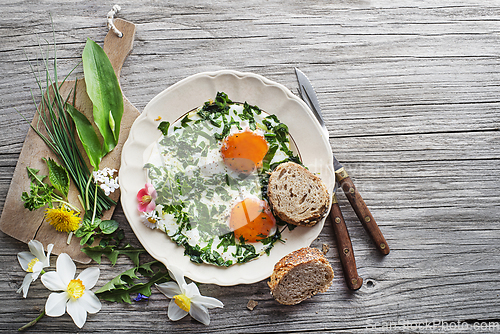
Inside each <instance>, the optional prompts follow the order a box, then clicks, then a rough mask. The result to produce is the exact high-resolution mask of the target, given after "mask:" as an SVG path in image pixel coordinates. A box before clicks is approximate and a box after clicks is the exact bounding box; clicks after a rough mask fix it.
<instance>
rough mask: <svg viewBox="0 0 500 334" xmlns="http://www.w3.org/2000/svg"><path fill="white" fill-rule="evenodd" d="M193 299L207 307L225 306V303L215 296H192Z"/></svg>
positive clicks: (194, 301)
mask: <svg viewBox="0 0 500 334" xmlns="http://www.w3.org/2000/svg"><path fill="white" fill-rule="evenodd" d="M191 301H192V302H193V303H195V304H198V305H203V306H205V307H206V308H215V307H224V304H223V303H222V302H221V301H220V300H218V299H216V298H213V297H205V296H201V295H200V296H194V297H193V298H191Z"/></svg>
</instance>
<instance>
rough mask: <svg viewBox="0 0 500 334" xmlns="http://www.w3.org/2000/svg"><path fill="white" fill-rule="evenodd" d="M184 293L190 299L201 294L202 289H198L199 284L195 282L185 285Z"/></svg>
mask: <svg viewBox="0 0 500 334" xmlns="http://www.w3.org/2000/svg"><path fill="white" fill-rule="evenodd" d="M184 293H185V294H186V296H188V298H189V299H191V298H193V297H195V296H200V290H198V286H197V285H196V284H195V283H193V282H191V283H189V284H187V285H185V286H184Z"/></svg>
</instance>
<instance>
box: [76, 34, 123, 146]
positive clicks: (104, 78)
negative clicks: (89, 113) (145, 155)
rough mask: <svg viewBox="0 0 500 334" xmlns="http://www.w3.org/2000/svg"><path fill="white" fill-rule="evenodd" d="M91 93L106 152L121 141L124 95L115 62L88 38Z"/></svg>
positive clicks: (85, 55)
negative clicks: (114, 65)
mask: <svg viewBox="0 0 500 334" xmlns="http://www.w3.org/2000/svg"><path fill="white" fill-rule="evenodd" d="M82 59H83V73H84V76H85V84H86V87H87V94H88V96H89V98H90V100H91V101H92V103H93V104H94V122H95V124H96V125H97V128H98V129H99V131H100V133H101V135H102V137H103V139H104V143H103V145H104V152H105V153H108V152H110V151H111V150H112V149H113V148H114V147H115V146H116V144H117V143H118V136H119V134H120V124H121V119H122V115H123V96H122V92H121V89H120V84H119V83H118V79H117V78H116V75H115V72H114V70H113V66H112V65H111V62H110V61H109V58H108V56H107V55H106V53H105V52H104V50H103V49H102V48H101V47H100V46H99V45H98V44H97V43H96V42H94V41H92V40H91V39H87V43H86V44H85V48H84V50H83V54H82Z"/></svg>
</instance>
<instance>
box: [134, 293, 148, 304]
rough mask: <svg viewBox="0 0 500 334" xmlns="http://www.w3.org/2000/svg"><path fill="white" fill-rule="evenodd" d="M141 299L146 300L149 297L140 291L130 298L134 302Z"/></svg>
mask: <svg viewBox="0 0 500 334" xmlns="http://www.w3.org/2000/svg"><path fill="white" fill-rule="evenodd" d="M143 299H146V300H147V299H149V297H148V296H144V295H143V294H142V293H139V294H138V295H137V297H135V298H134V299H132V300H133V301H134V302H140V301H141V300H143Z"/></svg>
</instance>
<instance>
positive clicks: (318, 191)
mask: <svg viewBox="0 0 500 334" xmlns="http://www.w3.org/2000/svg"><path fill="white" fill-rule="evenodd" d="M287 174H288V175H287ZM290 175H292V176H290ZM283 176H284V177H283ZM290 181H297V183H298V182H300V183H301V186H302V188H301V189H297V187H298V186H297V185H296V184H295V183H296V182H290ZM292 189H293V191H294V192H296V193H295V194H294V195H295V196H293V195H291V193H292ZM288 192H290V194H289V193H288ZM267 195H268V199H269V203H270V204H271V208H272V210H273V213H274V215H275V216H276V217H278V218H280V219H281V220H283V221H285V222H287V223H290V224H293V225H298V226H314V225H316V224H317V223H318V222H320V221H321V220H322V219H323V217H324V216H325V215H326V213H327V212H328V208H329V205H330V195H329V194H328V189H327V188H326V186H325V184H324V183H323V181H322V180H321V178H319V177H318V176H316V175H314V174H313V173H311V172H310V171H309V170H307V169H306V168H304V167H303V166H301V165H299V164H296V163H294V162H286V163H283V164H280V165H279V166H278V167H276V169H275V170H274V171H273V172H272V173H271V176H270V177H269V183H268V187H267ZM306 196H309V197H313V199H315V200H316V201H315V202H314V203H310V201H309V200H304V198H305V197H306ZM305 212H306V213H307V214H304V213H305Z"/></svg>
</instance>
